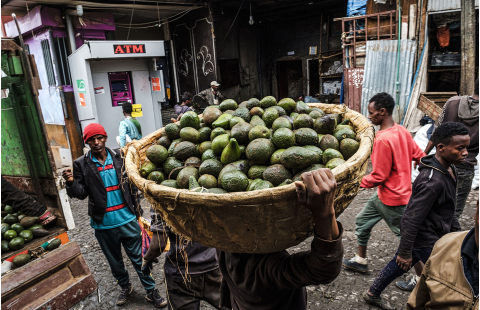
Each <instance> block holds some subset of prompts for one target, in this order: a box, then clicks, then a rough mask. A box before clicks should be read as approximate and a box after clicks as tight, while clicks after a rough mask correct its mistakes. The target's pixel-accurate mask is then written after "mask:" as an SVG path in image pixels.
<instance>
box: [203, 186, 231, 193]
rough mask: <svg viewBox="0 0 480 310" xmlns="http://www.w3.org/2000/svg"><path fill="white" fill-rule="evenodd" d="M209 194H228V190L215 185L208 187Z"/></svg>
mask: <svg viewBox="0 0 480 310" xmlns="http://www.w3.org/2000/svg"><path fill="white" fill-rule="evenodd" d="M207 193H209V194H227V193H228V192H227V191H226V190H224V189H222V188H218V187H215V188H209V189H208V192H207Z"/></svg>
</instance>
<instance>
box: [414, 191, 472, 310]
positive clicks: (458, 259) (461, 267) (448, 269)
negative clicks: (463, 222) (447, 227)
mask: <svg viewBox="0 0 480 310" xmlns="http://www.w3.org/2000/svg"><path fill="white" fill-rule="evenodd" d="M478 236H479V224H478V200H477V209H476V210H475V227H474V228H472V229H471V230H470V231H462V232H454V233H450V234H447V235H445V236H443V237H442V238H441V239H440V240H438V241H437V243H435V246H434V247H433V250H432V254H430V258H429V259H428V260H427V263H426V264H425V268H424V270H423V274H422V277H421V279H420V281H419V282H418V284H417V286H416V287H415V290H413V292H412V294H410V297H409V298H408V302H407V310H417V309H418V310H420V309H447V308H448V309H477V310H478Z"/></svg>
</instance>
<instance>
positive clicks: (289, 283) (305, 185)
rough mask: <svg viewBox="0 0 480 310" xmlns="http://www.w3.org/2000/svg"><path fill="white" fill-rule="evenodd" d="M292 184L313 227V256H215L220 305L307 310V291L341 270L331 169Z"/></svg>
mask: <svg viewBox="0 0 480 310" xmlns="http://www.w3.org/2000/svg"><path fill="white" fill-rule="evenodd" d="M302 178H303V182H295V186H296V191H297V197H298V201H299V203H301V204H303V205H304V206H305V207H306V208H308V209H309V210H310V211H311V212H312V215H313V219H314V222H315V228H314V236H313V240H312V245H311V250H309V251H305V252H299V253H295V254H289V253H288V252H287V251H280V252H275V253H268V254H247V253H229V252H225V251H219V250H217V253H218V259H219V265H220V270H221V272H222V275H223V281H222V286H221V302H220V305H221V306H224V307H227V308H232V309H234V310H240V309H242V310H267V309H268V310H270V309H271V310H292V309H295V310H306V309H307V292H306V290H305V286H307V285H318V284H327V283H330V282H331V281H333V280H334V279H335V278H336V277H337V276H338V274H339V273H340V270H341V266H342V265H341V264H342V256H343V246H342V234H343V228H342V225H341V224H340V223H339V222H337V220H336V219H335V210H334V206H333V202H334V199H335V188H336V185H337V184H336V181H335V177H334V176H333V173H332V172H331V171H330V170H329V169H319V170H315V171H310V172H305V173H303V174H302Z"/></svg>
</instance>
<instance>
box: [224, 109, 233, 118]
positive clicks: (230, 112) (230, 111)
mask: <svg viewBox="0 0 480 310" xmlns="http://www.w3.org/2000/svg"><path fill="white" fill-rule="evenodd" d="M223 114H230V115H231V116H232V117H233V115H234V114H235V111H234V110H227V111H225V112H223Z"/></svg>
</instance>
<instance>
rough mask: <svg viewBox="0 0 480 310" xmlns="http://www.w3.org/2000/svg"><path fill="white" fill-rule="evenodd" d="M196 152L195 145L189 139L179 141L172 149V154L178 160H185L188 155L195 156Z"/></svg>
mask: <svg viewBox="0 0 480 310" xmlns="http://www.w3.org/2000/svg"><path fill="white" fill-rule="evenodd" d="M196 153H197V146H196V145H195V144H193V143H192V142H189V141H183V142H180V143H179V144H178V145H177V147H175V149H174V150H173V156H174V157H175V158H177V159H179V160H185V159H187V158H189V157H192V156H195V155H196Z"/></svg>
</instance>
